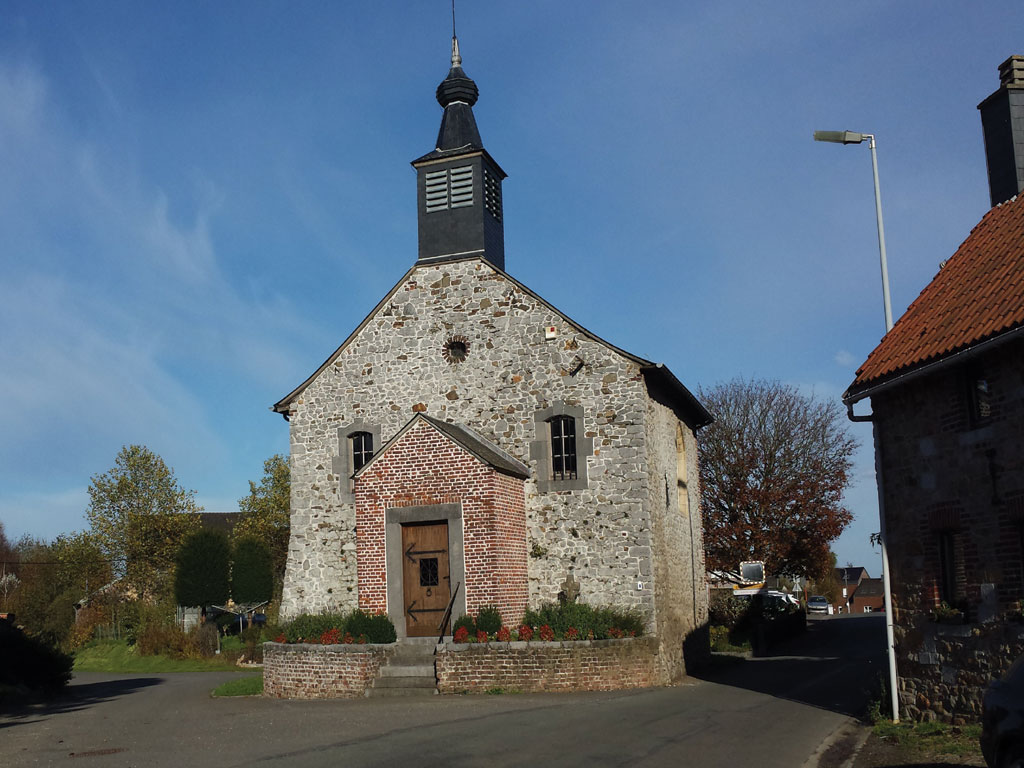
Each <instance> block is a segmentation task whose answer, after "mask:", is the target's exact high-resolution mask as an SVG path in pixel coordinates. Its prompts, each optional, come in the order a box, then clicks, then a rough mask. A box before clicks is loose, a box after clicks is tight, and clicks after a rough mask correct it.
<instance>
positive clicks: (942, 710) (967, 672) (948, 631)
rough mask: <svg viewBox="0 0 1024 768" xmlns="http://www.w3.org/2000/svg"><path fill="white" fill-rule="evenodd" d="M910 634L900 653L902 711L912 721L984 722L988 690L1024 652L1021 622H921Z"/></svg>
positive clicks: (1023, 627) (957, 723)
mask: <svg viewBox="0 0 1024 768" xmlns="http://www.w3.org/2000/svg"><path fill="white" fill-rule="evenodd" d="M907 634H910V635H913V637H912V638H909V639H907V638H906V637H904V640H903V641H902V642H901V643H900V644H899V646H900V647H898V649H897V652H898V653H900V652H901V651H902V653H900V657H899V658H898V664H899V668H898V671H899V678H900V710H901V712H902V715H903V717H905V718H908V719H911V720H942V721H943V722H950V723H954V724H956V725H963V724H964V723H972V722H980V721H981V698H982V696H983V695H984V693H985V689H986V688H987V687H988V685H989V683H991V682H992V681H993V680H995V679H996V678H999V677H1002V676H1003V675H1004V674H1006V672H1007V671H1008V670H1009V668H1010V664H1012V663H1013V661H1014V660H1015V659H1017V658H1018V657H1020V656H1021V655H1024V625H1021V624H986V625H981V626H978V625H973V626H972V625H967V624H964V625H959V626H957V625H944V624H922V625H921V626H920V627H919V628H917V629H914V630H911V631H910V632H909V633H907ZM908 643H912V644H913V645H914V647H915V648H916V652H915V653H908V652H907V651H908Z"/></svg>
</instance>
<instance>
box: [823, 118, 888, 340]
mask: <svg viewBox="0 0 1024 768" xmlns="http://www.w3.org/2000/svg"><path fill="white" fill-rule="evenodd" d="M865 139H867V141H868V147H869V148H870V149H871V170H872V171H873V172H874V176H875V219H876V220H877V221H878V254H879V257H880V259H881V262H882V301H883V303H884V308H885V332H886V333H888V332H889V331H891V330H892V305H891V303H890V302H889V265H888V262H887V261H886V259H885V227H884V226H882V193H881V192H880V191H879V188H878V155H877V153H876V152H875V136H874V134H871V133H854V132H853V131H815V132H814V140H815V141H830V142H832V143H833V144H860V143H862V142H863V141H864V140H865Z"/></svg>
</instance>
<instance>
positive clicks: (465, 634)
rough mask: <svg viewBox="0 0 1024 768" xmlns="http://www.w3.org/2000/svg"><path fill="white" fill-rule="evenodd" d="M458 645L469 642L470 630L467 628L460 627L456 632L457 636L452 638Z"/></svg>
mask: <svg viewBox="0 0 1024 768" xmlns="http://www.w3.org/2000/svg"><path fill="white" fill-rule="evenodd" d="M452 640H454V641H455V642H456V643H464V642H466V641H467V640H469V630H468V629H466V628H465V627H459V628H458V629H456V630H455V636H454V637H452Z"/></svg>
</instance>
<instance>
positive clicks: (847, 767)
mask: <svg viewBox="0 0 1024 768" xmlns="http://www.w3.org/2000/svg"><path fill="white" fill-rule="evenodd" d="M870 735H871V728H870V726H866V725H864V724H863V723H861V722H859V721H857V720H854V719H852V718H850V719H848V720H847V721H846V722H845V723H843V724H842V725H840V726H839V727H838V728H836V729H835V730H834V731H832V733H830V734H829V735H828V736H827V737H825V740H824V741H822V742H821V744H819V745H818V748H817V749H816V750H814V753H813V754H812V755H811V756H810V757H808V758H807V760H805V761H804V764H803V766H802V768H852V766H853V762H854V760H856V759H857V755H858V754H859V753H860V751H861V749H862V748H863V747H864V742H866V741H867V740H868V736H870Z"/></svg>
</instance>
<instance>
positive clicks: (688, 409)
mask: <svg viewBox="0 0 1024 768" xmlns="http://www.w3.org/2000/svg"><path fill="white" fill-rule="evenodd" d="M460 261H461V259H460ZM466 261H480V262H482V263H484V264H486V265H487V266H488V267H490V268H491V269H493V270H494V271H495V272H497V273H498V274H499V275H501V276H502V277H504V278H505V279H506V280H508V281H509V282H510V283H512V284H513V285H514V286H515V287H516V288H518V289H519V290H521V291H522V292H523V293H525V294H526V295H528V296H530V297H532V298H534V299H536V300H537V301H539V302H540V303H541V304H543V305H544V306H546V307H547V308H548V309H550V310H551V311H552V312H554V313H556V314H557V315H558V316H559V317H561V318H563V319H564V320H565V322H567V323H568V324H569V325H571V326H572V327H573V328H575V329H576V331H577V332H578V333H581V334H583V335H584V336H586V337H588V338H590V339H592V340H594V341H596V342H598V343H599V344H603V345H604V346H605V347H607V348H608V349H610V350H612V351H613V352H616V353H618V354H620V355H622V356H623V357H625V358H628V359H629V360H632V361H633V362H635V363H636V364H637V365H639V366H640V372H641V373H643V375H644V379H645V380H646V382H647V384H648V388H649V391H650V392H651V396H652V397H654V398H655V399H658V400H659V401H662V402H665V404H666V405H668V406H669V407H671V408H673V409H674V410H675V411H676V413H677V415H678V416H679V417H680V419H682V421H684V422H686V423H687V424H688V425H689V426H690V427H691V428H693V429H699V428H700V427H705V426H707V425H708V424H710V423H711V422H712V421H714V417H713V416H712V415H711V414H710V413H708V411H707V409H706V408H705V407H704V406H703V405H702V404H701V402H700V401H699V400H698V399H697V398H696V397H695V396H694V395H693V393H692V392H690V390H688V389H687V388H686V387H685V386H684V385H683V383H682V382H681V381H679V379H677V378H676V376H675V374H674V373H672V371H670V370H669V369H668V367H667V366H666V365H664V364H663V363H655V362H653V361H651V360H645V359H644V358H642V357H638V356H637V355H634V354H632V353H630V352H627V351H626V350H624V349H622V348H620V347H617V346H615V345H614V344H612V343H611V342H609V341H606V340H605V339H602V338H601V337H600V336H598V335H597V334H596V333H593V332H592V331H588V330H587V329H586V328H584V327H583V326H582V325H580V324H579V323H577V322H576V321H575V320H573V319H572V318H571V317H569V316H568V315H566V314H565V313H564V312H562V311H561V310H560V309H558V308H557V307H556V306H555V305H554V304H552V303H551V302H550V301H548V300H547V299H545V298H544V297H543V296H541V295H540V294H538V293H536V292H534V291H532V290H530V289H529V288H527V287H526V286H525V285H523V284H522V283H520V282H519V281H518V280H516V279H515V278H514V277H512V275H510V274H508V273H507V272H505V271H504V270H502V269H499V268H498V267H496V266H494V265H493V264H491V263H490V262H489V261H487V260H486V259H484V258H481V257H479V256H473V257H469V258H467V259H466ZM430 266H431V265H423V264H414V265H413V266H412V267H411V268H410V269H409V271H408V272H406V273H405V274H404V275H402V277H401V279H399V281H398V282H397V283H395V285H394V286H393V287H392V288H391V290H390V291H388V292H387V294H386V295H385V296H384V298H382V299H381V300H380V301H379V302H377V306H375V307H374V308H373V309H372V310H371V311H370V314H368V315H367V316H366V317H364V318H363V321H362V322H361V323H360V324H359V325H358V326H356V329H355V330H354V331H352V333H350V334H349V335H348V338H346V339H345V340H344V341H343V342H342V343H341V346H340V347H338V348H337V349H336V350H334V352H332V353H331V355H330V357H328V358H327V359H326V360H324V362H323V364H322V365H321V366H320V367H319V368H317V369H316V370H315V371H313V373H312V374H311V375H310V376H309V378H307V379H306V380H305V381H304V382H302V383H301V384H300V385H299V386H297V387H296V388H295V389H293V390H292V391H291V392H289V393H288V394H287V395H285V396H284V397H282V398H281V399H280V400H278V401H277V402H276V403H274V404H273V405H272V406H271V410H273V411H275V412H277V413H280V414H282V415H283V416H285V418H287V415H288V407H289V405H291V403H292V401H293V400H295V399H296V398H297V397H298V396H299V395H301V394H302V392H303V391H304V390H305V389H306V387H308V386H309V385H310V384H311V383H312V382H313V380H314V379H315V378H316V377H317V376H319V375H320V374H321V373H323V371H324V370H326V369H327V366H329V365H330V364H331V363H332V362H334V361H335V360H336V359H337V358H338V355H340V354H341V353H342V352H343V351H344V350H345V348H346V347H347V346H348V345H349V344H350V343H351V342H352V340H353V339H355V337H356V336H357V335H358V334H359V332H360V331H361V330H362V329H363V327H364V326H365V325H366V324H367V323H368V322H370V320H371V319H372V318H373V317H374V315H376V314H377V313H378V312H379V311H380V310H381V309H382V308H383V307H384V306H385V305H386V304H387V303H388V302H389V301H390V300H391V297H392V296H394V295H395V293H396V292H397V291H398V289H399V288H400V287H401V286H402V284H403V283H405V281H406V280H408V279H409V277H410V276H411V275H412V273H413V272H415V271H416V270H417V269H423V268H429V267H430Z"/></svg>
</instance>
